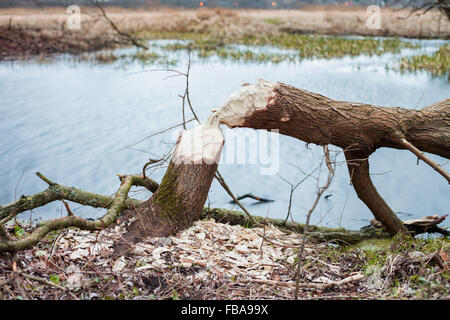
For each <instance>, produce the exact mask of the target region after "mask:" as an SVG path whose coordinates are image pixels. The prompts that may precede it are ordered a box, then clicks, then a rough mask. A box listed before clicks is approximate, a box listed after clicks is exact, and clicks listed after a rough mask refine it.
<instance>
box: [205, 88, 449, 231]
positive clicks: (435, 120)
mask: <svg viewBox="0 0 450 320" xmlns="http://www.w3.org/2000/svg"><path fill="white" fill-rule="evenodd" d="M213 117H214V118H216V119H217V121H218V122H220V123H221V124H226V125H227V126H229V127H231V128H235V127H247V128H253V129H264V130H274V129H277V130H279V132H280V133H281V134H284V135H288V136H291V137H294V138H297V139H300V140H303V141H305V142H307V143H314V144H317V145H322V146H323V145H327V144H333V145H335V146H338V147H341V148H342V149H343V150H344V153H345V156H346V159H347V165H348V169H349V173H350V179H351V182H352V184H353V187H354V188H355V191H356V193H357V195H358V197H359V198H360V199H361V200H362V201H363V202H364V203H365V204H366V205H367V207H368V208H369V209H370V210H371V211H372V213H373V215H374V216H375V218H376V219H377V220H378V221H380V222H381V223H382V224H383V225H384V226H385V227H386V229H387V230H388V231H389V232H390V233H391V234H395V233H398V232H407V228H406V227H405V226H404V224H403V223H402V222H401V220H400V219H399V218H398V217H397V216H396V215H395V213H394V212H393V211H392V210H391V209H390V207H389V206H388V205H387V204H386V202H385V201H384V200H383V198H382V197H381V196H380V194H379V193H378V192H377V190H376V188H375V186H374V185H373V183H372V181H371V179H370V175H369V160H368V158H369V156H370V155H371V154H372V153H373V152H374V151H375V150H376V149H378V148H381V147H389V148H395V149H408V150H410V151H412V152H413V153H415V154H416V155H417V156H418V157H419V158H420V159H422V160H424V161H425V162H427V163H428V164H429V165H431V166H432V167H433V169H435V170H436V171H438V172H439V173H440V174H441V175H443V176H444V177H445V178H446V179H447V181H449V182H450V175H449V174H448V173H447V172H445V170H443V169H442V168H441V167H440V166H438V165H437V164H435V163H434V162H432V161H431V160H430V159H428V158H427V157H426V156H425V155H424V154H423V153H421V151H422V152H423V151H425V152H430V153H433V154H436V155H439V156H442V157H445V158H447V159H449V158H450V99H447V100H444V101H441V102H438V103H436V104H433V105H431V106H428V107H426V108H423V109H422V110H411V109H404V108H391V107H380V106H374V105H370V104H362V103H351V102H344V101H336V100H332V99H330V98H327V97H325V96H322V95H320V94H317V93H313V92H309V91H306V90H301V89H297V88H294V87H292V86H289V85H287V84H283V83H280V82H278V83H272V82H268V81H264V80H260V81H259V82H258V83H257V84H255V85H245V86H244V87H243V88H242V89H241V90H239V91H238V92H236V93H235V94H233V95H232V96H231V97H230V98H229V99H228V101H227V102H225V104H223V106H222V107H221V108H220V109H219V110H217V111H215V112H214V114H213ZM419 150H421V151H419Z"/></svg>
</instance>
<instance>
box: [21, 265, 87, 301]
mask: <svg viewBox="0 0 450 320" xmlns="http://www.w3.org/2000/svg"><path fill="white" fill-rule="evenodd" d="M19 274H20V275H21V276H23V277H24V278H27V279H30V280H34V281H38V282H41V283H43V284H46V285H49V286H52V287H55V288H57V289H60V290H64V291H66V292H67V293H68V294H69V295H71V296H72V297H73V298H74V299H76V300H79V299H78V297H77V296H76V295H74V294H73V293H72V292H70V289H69V288H66V287H63V286H60V285H59V284H56V283H53V282H51V281H48V280H46V279H44V278H40V277H36V276H32V275H30V274H27V273H24V272H20V273H19Z"/></svg>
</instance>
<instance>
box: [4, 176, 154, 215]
mask: <svg viewBox="0 0 450 320" xmlns="http://www.w3.org/2000/svg"><path fill="white" fill-rule="evenodd" d="M36 175H37V176H38V177H39V178H41V179H42V180H44V181H45V182H46V183H47V184H48V185H49V187H48V188H47V189H46V190H44V191H42V192H39V193H36V194H34V195H31V196H22V197H21V198H20V199H19V200H17V201H15V202H13V203H10V204H7V205H5V206H2V207H0V219H1V223H5V222H6V221H8V220H10V219H12V218H13V217H14V216H16V215H17V214H19V213H21V212H24V211H28V210H31V209H34V208H38V207H42V206H44V205H46V204H48V203H50V202H53V201H57V200H68V201H72V202H76V203H79V204H82V205H87V206H90V207H94V208H105V209H108V208H109V207H110V206H111V204H112V203H113V202H114V197H109V196H106V195H102V194H98V193H92V192H88V191H84V190H81V189H77V188H74V187H67V186H63V185H60V184H57V183H55V182H53V181H51V180H49V179H48V178H47V177H45V176H44V175H42V174H41V173H40V172H37V173H36ZM126 177H130V178H131V183H132V184H133V185H134V186H143V187H146V188H147V189H149V190H150V191H152V190H155V191H156V189H158V186H159V185H158V183H157V182H155V181H153V180H151V179H149V178H146V179H143V178H142V177H141V176H131V175H119V178H120V179H121V180H122V181H123V180H124V179H125V178H126ZM141 203H142V201H140V200H136V199H127V200H126V201H125V207H126V208H132V207H136V206H139V205H140V204H141Z"/></svg>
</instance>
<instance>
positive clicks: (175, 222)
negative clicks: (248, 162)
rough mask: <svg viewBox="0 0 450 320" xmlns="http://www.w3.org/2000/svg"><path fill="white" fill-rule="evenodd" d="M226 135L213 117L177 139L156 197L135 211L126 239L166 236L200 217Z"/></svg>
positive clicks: (189, 224) (154, 195)
mask: <svg viewBox="0 0 450 320" xmlns="http://www.w3.org/2000/svg"><path fill="white" fill-rule="evenodd" d="M223 144H224V138H223V134H222V131H221V129H220V128H219V123H218V122H217V121H215V120H214V119H213V118H210V119H209V120H208V121H207V122H205V123H204V124H202V125H199V126H197V127H195V128H193V129H191V130H188V131H184V132H183V133H182V134H181V135H180V136H179V138H178V140H177V142H176V145H175V150H174V152H173V155H172V159H171V161H170V164H169V167H168V168H167V171H166V173H165V175H164V177H163V179H162V181H161V184H160V186H159V188H158V189H157V190H156V192H155V193H154V194H153V196H152V197H151V198H150V199H148V200H147V201H145V202H144V203H143V204H142V205H141V206H139V207H137V208H136V209H135V210H134V211H135V213H136V215H137V219H136V220H135V221H133V222H132V224H131V225H130V228H129V232H128V233H127V234H126V235H125V239H127V240H132V241H137V240H139V239H141V238H142V237H147V236H167V235H170V234H174V233H176V232H177V231H178V230H183V229H186V228H188V227H190V226H191V225H192V223H193V222H194V221H196V220H198V219H199V218H200V215H201V213H202V209H203V205H204V204H205V202H206V198H207V196H208V192H209V189H210V187H211V183H212V179H213V178H214V174H215V172H216V170H217V165H218V163H219V159H220V155H221V152H222V147H223Z"/></svg>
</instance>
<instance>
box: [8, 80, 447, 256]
mask: <svg viewBox="0 0 450 320" xmlns="http://www.w3.org/2000/svg"><path fill="white" fill-rule="evenodd" d="M220 124H225V125H227V126H229V127H231V128H235V127H248V128H253V129H264V130H269V129H278V130H279V132H280V133H281V134H285V135H288V136H291V137H294V138H297V139H300V140H302V141H305V142H307V143H314V144H317V145H328V144H333V145H335V146H338V147H341V148H342V149H343V150H344V153H345V156H346V159H347V166H348V169H349V173H350V180H351V182H352V184H353V187H354V188H355V190H356V192H357V194H358V197H359V198H360V199H361V200H362V201H363V202H364V203H365V204H366V205H367V206H368V207H369V209H370V210H371V211H372V213H373V214H374V216H375V218H376V219H377V220H378V221H380V222H381V223H382V225H383V226H384V227H385V228H386V229H387V231H388V232H389V233H391V234H395V233H399V232H407V231H408V230H420V232H426V231H429V230H430V229H428V227H427V226H430V228H431V227H433V231H435V230H436V224H437V223H439V222H441V221H442V220H443V218H433V217H432V218H430V219H426V220H421V222H420V224H421V226H420V228H419V229H414V228H413V227H412V226H411V223H408V224H405V223H404V222H402V221H401V220H400V219H399V218H398V217H397V216H396V215H395V213H394V212H393V211H392V210H391V209H390V207H389V206H388V205H387V204H386V202H385V201H384V200H383V198H382V197H381V196H380V195H379V194H378V192H377V190H376V189H375V187H374V185H373V184H372V181H371V179H370V175H369V156H370V155H371V154H372V153H373V152H374V151H375V150H376V149H378V148H381V147H390V148H396V149H408V150H410V151H412V152H413V153H414V154H415V155H417V156H418V158H419V159H421V160H423V161H425V162H426V163H428V164H429V165H431V166H432V167H433V168H434V169H435V170H436V171H437V172H439V173H440V174H441V175H442V176H444V177H445V178H446V179H447V180H448V181H449V182H450V176H449V175H448V173H447V172H446V171H445V170H443V169H442V168H441V167H440V166H439V165H437V164H435V163H434V162H433V161H431V160H430V159H429V158H427V157H426V156H425V155H424V154H423V153H422V152H430V153H434V154H437V155H440V156H442V157H445V158H447V159H449V158H450V99H447V100H444V101H441V102H438V103H436V104H433V105H431V106H428V107H426V108H423V109H422V110H411V109H403V108H389V107H379V106H374V105H369V104H361V103H351V102H343V101H335V100H332V99H330V98H327V97H324V96H322V95H319V94H316V93H312V92H308V91H305V90H301V89H297V88H294V87H292V86H289V85H286V84H283V83H272V82H267V81H263V80H261V81H259V82H258V83H257V84H255V85H245V86H244V87H243V88H242V89H241V90H239V91H238V92H236V93H235V94H233V95H232V96H231V97H230V98H229V99H228V101H226V102H225V103H224V104H223V106H222V107H221V108H220V109H219V110H217V111H215V112H213V114H212V115H211V116H210V117H209V119H208V120H207V121H206V122H205V123H204V124H202V125H199V126H197V127H195V128H193V129H191V130H187V131H183V132H182V134H181V135H180V137H179V138H178V140H177V142H176V145H175V149H174V152H173V154H172V158H171V161H170V164H169V166H168V168H167V170H166V173H165V175H164V177H163V179H162V181H161V184H158V183H157V182H155V181H153V180H151V179H149V178H147V177H143V176H127V175H124V176H120V179H121V186H120V188H119V190H118V192H117V193H116V196H115V197H107V196H104V195H99V194H93V193H90V192H86V191H83V190H80V189H76V188H73V187H65V186H62V185H59V184H56V183H54V182H52V181H50V180H49V179H47V178H46V177H44V176H42V175H41V174H38V175H39V176H40V177H41V179H43V180H44V181H46V182H47V183H48V184H49V188H48V189H47V190H45V191H43V192H41V193H38V194H35V195H33V196H28V197H22V198H21V199H19V200H18V201H16V202H14V203H11V204H9V205H6V206H3V207H0V219H1V223H0V252H1V251H16V250H20V249H24V248H26V247H28V246H31V245H34V244H36V243H37V242H38V241H39V240H40V239H42V238H43V237H44V236H45V235H46V234H47V233H48V232H50V231H53V230H59V229H63V228H67V227H71V226H73V227H78V228H80V229H85V230H99V229H102V228H106V227H108V226H109V225H111V224H112V223H113V222H115V221H116V219H117V218H118V217H119V216H120V215H121V213H122V211H124V210H125V209H127V210H129V214H128V215H127V216H128V217H130V216H131V217H132V216H137V219H134V221H133V222H132V223H131V224H130V226H129V232H128V233H127V234H126V237H128V239H130V240H134V241H136V240H139V239H141V238H142V237H146V236H165V235H170V234H174V233H176V232H178V231H179V230H183V229H185V228H188V227H189V226H191V225H192V223H193V222H194V221H195V220H197V219H199V218H200V216H201V214H202V210H203V205H204V203H205V201H206V197H207V194H208V192H209V189H210V186H211V182H212V179H213V178H214V175H215V173H216V170H217V164H218V160H219V158H220V154H221V151H222V147H223V143H224V140H223V135H222V132H221V129H220V127H219V126H220ZM133 185H136V186H144V187H146V188H147V189H149V190H150V191H152V192H153V195H152V196H151V197H150V198H149V199H148V200H147V201H144V202H141V201H138V200H135V199H129V198H128V192H129V190H130V188H131V187H132V186H133ZM63 199H66V200H70V201H74V202H77V203H81V204H84V205H89V206H93V207H103V208H107V209H108V211H107V213H106V214H105V215H104V216H103V217H102V218H101V219H99V220H96V221H89V220H85V219H82V218H79V217H76V216H75V215H74V214H73V213H72V212H71V211H70V210H68V212H69V215H68V216H67V217H64V218H61V219H56V220H50V221H45V222H42V223H40V224H38V225H37V226H36V229H35V230H34V231H33V232H32V233H31V234H30V235H29V236H28V237H26V238H25V239H19V240H14V239H12V238H11V237H10V235H9V234H8V233H7V231H6V229H5V227H4V226H3V223H5V222H6V221H8V220H10V219H11V218H12V217H14V216H15V215H17V214H18V213H20V212H23V211H26V210H30V209H33V208H35V207H39V206H43V205H45V204H47V203H49V202H51V201H55V200H63ZM444 218H445V217H444ZM254 221H255V220H254ZM254 221H253V222H254ZM262 222H263V221H262ZM294 229H295V228H294ZM441 231H442V232H443V233H446V231H445V230H441ZM332 232H333V231H332ZM347 235H348V234H347Z"/></svg>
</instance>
